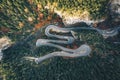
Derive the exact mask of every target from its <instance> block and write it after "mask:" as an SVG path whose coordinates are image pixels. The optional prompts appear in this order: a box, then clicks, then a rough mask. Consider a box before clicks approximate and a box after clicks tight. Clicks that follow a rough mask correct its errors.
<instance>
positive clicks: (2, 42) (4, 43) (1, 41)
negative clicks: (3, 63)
mask: <svg viewBox="0 0 120 80" xmlns="http://www.w3.org/2000/svg"><path fill="white" fill-rule="evenodd" d="M10 44H11V40H10V39H9V38H7V37H3V38H0V60H1V59H2V57H3V52H2V50H4V49H6V48H7V47H9V46H10Z"/></svg>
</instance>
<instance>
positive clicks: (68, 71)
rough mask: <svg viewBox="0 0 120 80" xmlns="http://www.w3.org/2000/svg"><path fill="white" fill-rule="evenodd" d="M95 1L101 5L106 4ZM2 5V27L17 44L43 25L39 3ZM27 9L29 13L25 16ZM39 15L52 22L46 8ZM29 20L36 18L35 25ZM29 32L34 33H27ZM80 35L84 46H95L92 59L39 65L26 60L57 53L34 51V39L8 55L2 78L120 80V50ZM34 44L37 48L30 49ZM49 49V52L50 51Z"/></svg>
mask: <svg viewBox="0 0 120 80" xmlns="http://www.w3.org/2000/svg"><path fill="white" fill-rule="evenodd" d="M11 1H13V0H11ZM29 1H32V0H29ZM42 1H43V0H42ZM51 1H52V0H51ZM59 1H62V0H59ZM78 1H79V0H78ZM91 1H93V2H94V1H97V2H99V1H105V0H91ZM0 3H2V4H0V7H1V10H0V12H1V13H2V14H4V16H3V15H2V16H1V15H0V19H1V21H0V23H1V24H0V27H3V26H4V27H5V28H10V30H9V31H8V32H7V33H5V32H4V33H5V35H7V36H8V37H10V38H11V39H12V40H13V41H17V40H21V39H22V38H25V37H26V36H28V35H29V34H30V33H31V32H32V29H33V28H34V26H35V24H37V23H39V21H38V20H37V19H36V18H37V17H38V12H36V11H34V9H33V8H35V6H36V4H37V3H38V2H37V0H36V2H33V4H29V3H28V2H26V1H23V0H22V1H18V0H16V2H14V3H12V2H10V3H9V1H7V0H4V1H3V0H2V1H1V2H0ZM45 4H46V3H44V1H43V5H45ZM85 4H86V3H85ZM92 4H94V3H92ZM92 4H91V5H92ZM13 5H14V7H13ZM21 5H22V6H21ZM86 5H87V4H86ZM25 7H26V8H28V10H29V11H28V12H27V13H25V12H24V8H25ZM93 8H94V7H93ZM103 9H104V8H103ZM7 10H8V11H10V12H11V14H10V13H9V14H8V13H7V12H6V11H7ZM14 11H16V12H14ZM39 12H42V13H43V14H44V15H45V17H44V19H43V20H46V18H48V15H47V14H48V13H47V11H46V10H44V8H43V9H41V10H40V11H39ZM16 14H17V15H16ZM102 14H103V13H102ZM28 17H32V18H33V19H34V21H32V23H31V22H29V21H28ZM6 21H7V22H6ZM19 22H23V23H24V26H23V28H20V29H19V25H18V23H19ZM27 30H31V31H30V32H27ZM6 31H7V30H6ZM16 32H20V34H17V35H16ZM41 35H42V34H41ZM77 35H78V36H79V35H81V38H82V40H83V42H81V44H82V43H88V44H89V45H91V47H92V49H93V51H92V53H91V56H90V57H81V58H76V59H63V58H61V57H56V58H53V59H50V60H47V61H45V62H43V63H42V64H38V65H37V64H35V63H34V62H29V61H26V60H24V59H23V57H24V56H41V55H45V54H47V53H49V52H53V51H55V50H56V49H55V48H52V49H51V48H50V47H41V48H39V49H38V48H37V49H36V48H35V47H34V45H35V39H36V38H35V39H31V40H30V41H29V42H28V44H24V46H23V45H20V46H16V47H15V48H14V49H9V50H6V51H4V58H3V61H2V62H1V63H2V64H1V65H0V70H1V73H2V75H5V76H6V80H57V79H59V80H80V79H81V80H119V79H120V72H119V71H120V54H119V53H120V50H119V49H120V46H117V45H113V44H111V43H108V42H107V41H105V40H104V39H103V38H102V36H100V35H99V34H98V33H96V32H91V31H81V32H78V34H77ZM21 36H22V37H21ZM43 37H44V36H43ZM31 43H32V45H33V46H32V47H29V45H30V44H31ZM34 48H35V49H34ZM46 48H47V49H46ZM48 49H49V51H46V50H48Z"/></svg>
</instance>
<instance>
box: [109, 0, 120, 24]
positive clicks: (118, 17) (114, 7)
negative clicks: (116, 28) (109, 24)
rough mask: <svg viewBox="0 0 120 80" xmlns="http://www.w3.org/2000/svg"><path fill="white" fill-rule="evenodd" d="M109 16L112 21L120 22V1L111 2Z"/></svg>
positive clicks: (112, 0) (113, 0)
mask: <svg viewBox="0 0 120 80" xmlns="http://www.w3.org/2000/svg"><path fill="white" fill-rule="evenodd" d="M109 16H110V17H111V19H112V21H114V22H119V21H120V0H111V2H110V4H109Z"/></svg>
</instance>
